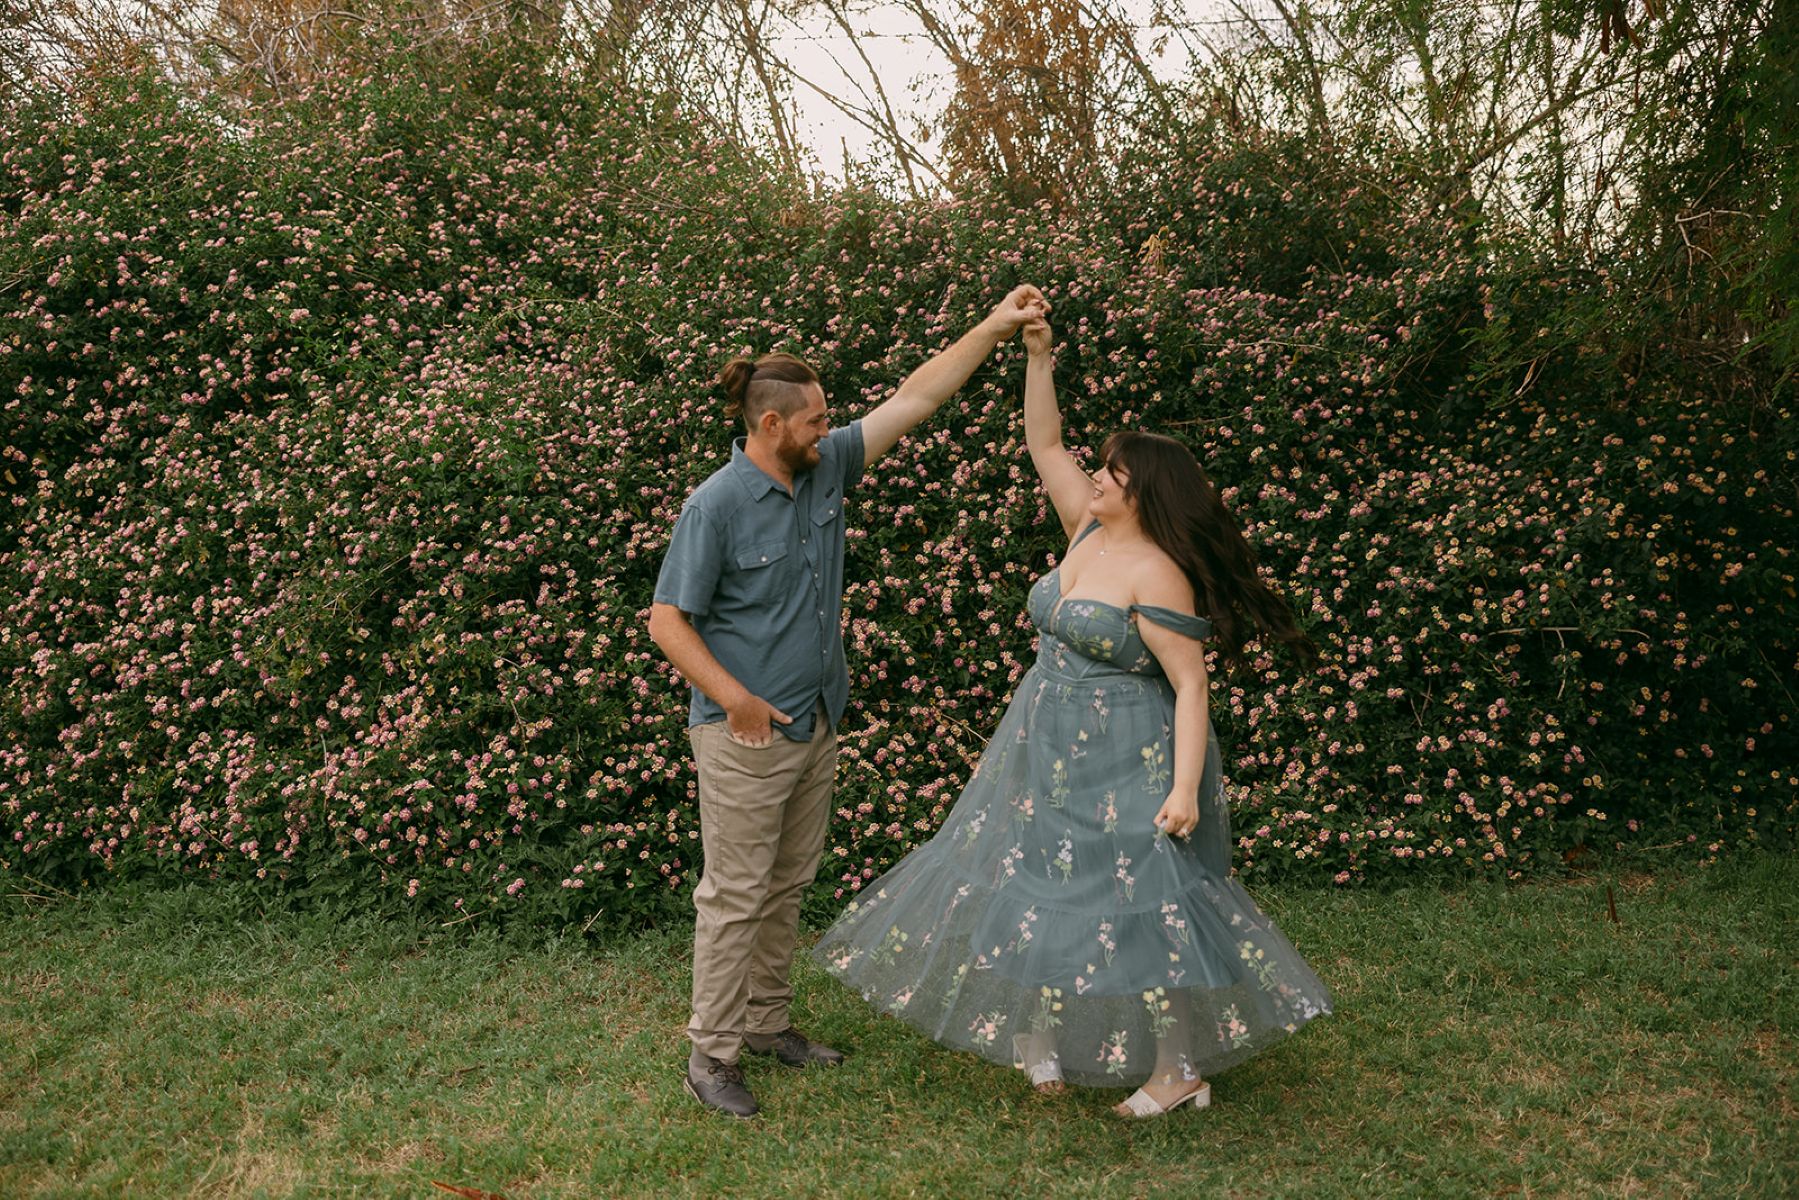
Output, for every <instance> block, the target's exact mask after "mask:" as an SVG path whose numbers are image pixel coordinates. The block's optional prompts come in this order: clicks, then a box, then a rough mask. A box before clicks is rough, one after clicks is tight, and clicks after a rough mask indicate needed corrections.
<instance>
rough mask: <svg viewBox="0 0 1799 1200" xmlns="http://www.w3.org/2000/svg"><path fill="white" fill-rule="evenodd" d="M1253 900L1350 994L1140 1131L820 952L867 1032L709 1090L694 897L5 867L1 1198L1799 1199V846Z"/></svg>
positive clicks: (832, 1009)
mask: <svg viewBox="0 0 1799 1200" xmlns="http://www.w3.org/2000/svg"><path fill="white" fill-rule="evenodd" d="M1608 885H1609V886H1610V887H1611V888H1612V889H1613V893H1614V895H1615V898H1616V904H1617V912H1618V917H1619V921H1618V923H1616V924H1614V923H1613V922H1612V921H1611V920H1610V919H1609V917H1608V915H1607V887H1608ZM9 890H10V889H9ZM1260 898H1261V899H1262V901H1263V902H1264V906H1265V907H1266V908H1267V909H1268V910H1269V912H1270V914H1271V915H1272V916H1274V918H1275V919H1276V921H1277V922H1278V923H1279V924H1280V925H1281V926H1282V928H1283V929H1284V930H1286V932H1287V933H1288V935H1289V936H1291V937H1292V939H1293V941H1294V942H1295V943H1296V944H1297V945H1298V946H1299V948H1300V950H1301V951H1302V952H1304V953H1305V954H1306V955H1307V957H1308V958H1309V959H1310V960H1311V961H1312V963H1313V964H1314V965H1315V966H1316V967H1317V969H1318V972H1319V974H1320V975H1322V976H1323V977H1324V978H1325V980H1326V982H1328V983H1329V984H1330V986H1331V987H1332V989H1333V990H1334V992H1335V995H1336V1004H1337V1012H1336V1015H1335V1016H1333V1017H1331V1018H1329V1019H1326V1020H1322V1021H1319V1022H1316V1023H1314V1024H1313V1025H1312V1026H1310V1027H1309V1028H1308V1029H1306V1030H1305V1031H1303V1032H1302V1033H1301V1034H1300V1035H1299V1036H1298V1037H1296V1038H1293V1039H1290V1040H1289V1041H1287V1042H1286V1043H1284V1044H1282V1045H1280V1046H1278V1047H1276V1048H1274V1049H1273V1050H1271V1051H1270V1052H1268V1053H1267V1054H1265V1055H1263V1056H1262V1057H1260V1058H1257V1059H1255V1060H1252V1061H1251V1062H1249V1063H1248V1064H1246V1065H1244V1066H1241V1067H1238V1068H1237V1069H1236V1070H1233V1071H1231V1072H1229V1073H1228V1074H1226V1075H1223V1076H1220V1077H1219V1078H1218V1080H1217V1081H1216V1082H1215V1084H1214V1107H1213V1108H1211V1109H1208V1110H1205V1111H1203V1112H1198V1113H1195V1112H1192V1111H1190V1110H1182V1111H1181V1112H1180V1113H1179V1114H1178V1115H1177V1116H1176V1117H1175V1118H1172V1119H1169V1120H1165V1121H1154V1122H1145V1123H1141V1124H1136V1125H1126V1124H1124V1123H1122V1122H1120V1121H1119V1120H1117V1119H1116V1118H1114V1117H1112V1116H1111V1115H1110V1113H1109V1112H1108V1111H1107V1105H1108V1104H1109V1103H1111V1102H1113V1101H1115V1100H1116V1099H1117V1098H1118V1096H1119V1093H1112V1092H1097V1091H1084V1092H1082V1091H1077V1092H1075V1093H1072V1094H1071V1095H1069V1096H1065V1097H1061V1098H1055V1099H1048V1098H1042V1097H1039V1096H1037V1095H1035V1094H1034V1093H1033V1092H1031V1090H1030V1089H1029V1087H1028V1086H1027V1084H1026V1082H1025V1080H1024V1078H1023V1077H1022V1076H1021V1075H1019V1074H1018V1073H1017V1072H1012V1071H1006V1070H1001V1069H996V1068H993V1067H989V1066H987V1065H986V1064H984V1063H981V1062H978V1061H976V1060H974V1059H972V1058H969V1057H966V1056H963V1055H959V1054H954V1053H951V1052H948V1051H944V1050H941V1049H939V1048H938V1047H937V1046H935V1045H933V1044H932V1043H930V1042H927V1041H924V1040H923V1039H921V1038H919V1037H918V1036H916V1035H914V1034H913V1033H912V1032H911V1031H910V1030H908V1029H907V1028H905V1027H904V1026H901V1025H899V1024H898V1023H897V1022H894V1021H892V1020H890V1019H886V1018H879V1019H877V1018H876V1017H875V1016H874V1015H873V1014H872V1012H871V1011H870V1010H869V1009H867V1008H865V1007H864V1006H863V1005H862V1004H861V1003H860V1002H859V1001H858V1000H856V999H855V998H854V997H853V996H852V995H850V994H849V993H848V992H846V991H845V990H843V989H842V988H841V987H839V986H838V985H837V984H835V983H834V982H833V981H831V980H830V979H828V978H827V977H825V976H824V975H823V973H822V972H820V971H819V970H817V969H816V968H814V967H812V966H811V965H810V964H809V963H806V964H804V965H803V966H802V969H801V972H800V977H799V989H800V1009H799V1012H798V1014H797V1018H798V1020H799V1022H800V1024H801V1025H802V1027H803V1028H805V1029H807V1030H808V1032H812V1033H814V1034H815V1035H817V1036H820V1037H822V1038H824V1039H825V1040H828V1041H831V1042H833V1043H835V1044H838V1045H840V1046H845V1047H847V1048H850V1049H852V1050H853V1051H854V1057H853V1058H852V1059H851V1060H850V1063H849V1064H848V1065H847V1066H845V1067H844V1068H842V1069H841V1070H837V1071H831V1072H817V1073H803V1072H788V1071H783V1070H782V1069H779V1068H777V1067H775V1066H773V1065H765V1064H766V1063H767V1060H749V1061H752V1063H753V1065H752V1066H751V1068H750V1083H751V1086H752V1087H753V1088H755V1089H756V1091H757V1094H758V1096H759V1097H760V1098H761V1100H762V1102H763V1107H764V1114H763V1116H762V1117H761V1118H759V1119H757V1120H756V1121H752V1122H734V1121H731V1120H729V1119H726V1118H720V1117H715V1116H712V1115H710V1114H708V1113H705V1112H703V1111H701V1110H699V1109H698V1107H697V1106H696V1105H695V1104H694V1103H693V1102H692V1101H691V1100H690V1099H688V1097H687V1096H686V1095H685V1094H684V1093H683V1092H682V1090H681V1086H680V1063H681V1062H682V1061H683V1059H684V1057H685V1053H686V1049H685V1043H684V1042H683V1041H682V1039H681V1036H680V1030H681V1027H682V1025H683V1023H684V1021H685V1018H686V994H687V961H686V954H687V944H686V938H687V931H686V930H685V929H681V928H670V929H666V930H663V931H660V932H658V933H655V934H652V935H650V936H647V937H642V938H636V939H631V940H629V941H627V942H621V943H619V944H616V945H610V946H601V947H597V948H596V947H595V946H593V945H591V944H588V943H584V942H582V941H581V940H579V939H575V938H572V937H571V938H568V939H564V940H556V939H552V940H550V941H548V942H547V943H540V944H536V945H523V944H521V943H520V941H519V940H517V939H512V940H508V939H507V938H505V937H502V936H495V935H491V934H483V933H479V932H476V933H468V932H466V929H457V930H452V931H447V932H446V931H442V930H435V929H431V930H426V929H420V928H417V927H414V926H412V925H409V924H406V923H403V922H393V921H389V922H381V921H377V920H372V919H366V918H339V917H330V916H326V915H321V914H318V913H312V914H294V913H285V912H284V913H275V914H268V915H264V914H263V913H262V912H261V911H260V910H259V908H258V901H257V900H256V898H255V897H254V896H253V895H251V894H250V893H247V892H243V891H239V890H237V889H233V888H213V889H203V888H186V889H181V890H175V891H161V892H150V893H135V894H134V893H127V892H117V893H111V894H102V895H95V896H84V897H81V898H79V899H72V900H59V901H57V902H55V903H52V904H38V903H29V902H26V901H23V900H20V899H17V898H13V899H10V900H7V901H4V902H0V1062H3V1063H4V1064H5V1071H4V1075H3V1077H0V1196H4V1197H8V1198H12V1197H38V1196H107V1197H114V1196H185V1195H201V1196H288V1195H304V1196H332V1197H339V1196H343V1197H347V1196H417V1197H431V1196H436V1197H447V1196H450V1195H452V1194H453V1193H451V1192H447V1191H443V1190H440V1189H438V1188H436V1187H434V1186H433V1183H434V1182H442V1183H446V1184H452V1185H455V1186H457V1187H460V1188H465V1189H476V1190H479V1191H486V1192H496V1193H502V1194H504V1195H505V1196H507V1197H510V1198H512V1200H523V1198H525V1197H550V1196H596V1195H597V1196H606V1195H645V1196H648V1195H656V1196H662V1195H675V1196H680V1195H722V1196H787V1195H801V1196H805V1195H818V1196H824V1195H855V1196H863V1195H876V1196H911V1195H917V1196H954V1197H978V1196H1005V1197H1015V1196H1082V1197H1088V1196H1154V1195H1167V1196H1222V1195H1242V1196H1285V1195H1292V1196H1308V1197H1309V1196H1357V1197H1360V1196H1396V1195H1419V1196H1433V1197H1434V1196H1489V1195H1515V1196H1590V1195H1617V1196H1624V1195H1648V1196H1672V1195H1755V1196H1779V1195H1788V1196H1790V1195H1794V1194H1796V1193H1799V1119H1796V1114H1795V1105H1794V1084H1795V1081H1796V1079H1799V1046H1796V1045H1795V1040H1796V1035H1799V988H1796V985H1799V936H1796V934H1799V865H1796V864H1795V863H1794V862H1793V861H1792V860H1790V859H1783V858H1776V857H1773V856H1768V857H1760V858H1752V859H1745V860H1742V861H1738V862H1734V863H1727V864H1725V865H1724V866H1722V867H1717V868H1713V869H1711V870H1709V871H1704V872H1699V871H1694V870H1690V869H1688V870H1682V871H1670V872H1667V873H1663V874H1648V873H1644V874H1632V873H1628V872H1623V871H1619V872H1616V873H1611V872H1608V873H1604V874H1598V875H1594V876H1591V877H1588V878H1584V879H1580V880H1576V881H1572V882H1563V883H1548V884H1533V885H1529V886H1522V887H1500V886H1476V887H1469V888H1464V889H1460V890H1454V891H1439V890H1436V889H1409V890H1401V891H1389V892H1375V891H1351V892H1335V891H1312V890H1298V889H1295V890H1287V891H1280V892H1269V891H1264V892H1263V893H1262V895H1261V897H1260ZM465 1194H466V1193H465Z"/></svg>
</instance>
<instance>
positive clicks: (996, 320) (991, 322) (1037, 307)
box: [985, 283, 1049, 342]
mask: <svg viewBox="0 0 1799 1200" xmlns="http://www.w3.org/2000/svg"><path fill="white" fill-rule="evenodd" d="M1048 315H1049V301H1048V300H1045V299H1044V298H1043V293H1042V292H1040V291H1038V290H1037V289H1036V288H1035V287H1033V286H1032V285H1031V284H1028V283H1025V284H1020V285H1019V286H1017V287H1015V288H1013V289H1012V290H1011V291H1010V292H1007V293H1006V298H1005V299H1004V300H1001V301H1000V302H999V303H998V304H997V305H995V306H994V309H993V311H992V312H990V313H988V314H987V320H986V322H985V324H986V325H987V327H988V328H989V329H991V330H992V331H993V333H994V336H995V337H997V338H998V339H999V340H1000V341H1002V342H1003V341H1005V340H1006V339H1007V338H1009V337H1011V336H1012V335H1013V334H1015V333H1017V332H1018V331H1019V330H1020V329H1021V328H1023V327H1024V326H1025V325H1027V324H1029V323H1030V322H1032V321H1039V320H1042V319H1043V318H1044V317H1047V316H1048Z"/></svg>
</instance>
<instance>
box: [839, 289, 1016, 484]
mask: <svg viewBox="0 0 1799 1200" xmlns="http://www.w3.org/2000/svg"><path fill="white" fill-rule="evenodd" d="M1048 312H1049V301H1047V300H1045V299H1044V298H1043V293H1042V292H1040V291H1038V290H1037V289H1036V288H1034V287H1032V286H1031V285H1030V284H1028V283H1027V284H1024V285H1022V286H1020V287H1015V288H1013V289H1012V290H1011V292H1009V293H1007V295H1006V298H1005V299H1004V300H1001V301H1000V302H999V304H998V305H997V306H996V307H995V308H994V310H993V311H992V312H990V313H988V314H987V316H986V318H985V319H984V320H983V321H982V322H981V323H980V324H979V325H976V326H975V327H974V328H973V329H971V330H969V331H968V332H967V333H965V334H963V335H962V336H961V337H960V338H958V339H956V343H955V345H953V346H951V347H950V348H949V349H947V350H945V351H944V352H943V353H941V354H939V355H937V356H936V357H935V358H932V359H931V360H930V361H929V362H927V363H925V364H924V365H923V366H921V367H919V368H918V369H917V370H916V371H914V372H912V373H911V374H910V375H908V376H906V379H905V382H904V383H901V384H900V385H899V390H898V391H896V392H894V393H893V395H892V396H890V397H888V398H887V399H886V400H885V401H884V402H882V403H881V404H880V405H879V406H878V407H876V408H875V410H874V411H873V412H871V413H869V414H868V415H867V416H865V417H863V418H862V463H863V465H864V466H873V465H874V463H875V460H876V459H878V458H880V457H881V455H883V454H885V453H887V451H889V450H891V449H893V447H894V444H895V443H897V442H898V441H899V440H900V439H901V438H902V437H904V436H906V434H907V433H909V432H911V430H912V428H913V427H914V426H916V425H917V424H918V423H919V422H921V421H923V420H925V419H926V418H927V417H929V416H930V415H931V414H932V413H935V412H936V411H937V410H938V409H939V408H941V407H942V406H943V402H944V401H945V400H948V399H949V398H950V397H951V396H953V395H955V394H956V389H957V388H960V387H961V386H962V385H963V384H964V383H967V382H968V377H969V376H970V375H973V374H974V372H975V368H976V367H979V366H980V365H981V364H982V363H983V362H985V361H986V360H987V356H988V355H989V354H992V353H993V348H994V347H995V346H997V345H999V344H1000V343H1001V342H1003V341H1005V340H1006V339H1007V338H1009V337H1011V336H1012V335H1013V334H1015V333H1017V332H1018V330H1019V329H1020V328H1021V327H1022V326H1024V324H1025V323H1026V322H1028V321H1034V320H1036V319H1037V318H1039V317H1041V316H1043V315H1045V314H1047V313H1048Z"/></svg>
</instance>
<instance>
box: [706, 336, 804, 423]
mask: <svg viewBox="0 0 1799 1200" xmlns="http://www.w3.org/2000/svg"><path fill="white" fill-rule="evenodd" d="M718 382H719V386H720V387H722V388H724V389H725V415H726V416H728V417H736V416H741V417H742V418H743V423H744V424H745V425H747V426H748V427H749V428H751V429H754V428H755V427H756V422H757V421H760V420H761V419H762V414H763V413H765V412H773V413H774V414H775V415H777V416H780V417H789V416H792V415H793V414H794V413H796V412H798V411H799V410H800V409H802V408H804V407H805V406H806V401H807V400H808V399H810V398H811V391H812V388H813V387H814V386H816V385H817V383H818V372H817V371H814V370H813V369H812V368H811V367H810V366H808V365H807V364H806V363H805V362H804V361H802V360H801V359H798V358H795V357H794V356H793V355H791V354H782V353H778V352H777V353H775V354H764V355H763V356H762V357H761V358H757V359H751V358H747V357H743V356H739V357H737V358H733V359H732V360H731V361H730V362H728V363H726V364H725V365H724V369H723V370H721V371H719V373H718Z"/></svg>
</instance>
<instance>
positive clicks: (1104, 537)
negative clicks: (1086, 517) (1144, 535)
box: [1099, 525, 1138, 558]
mask: <svg viewBox="0 0 1799 1200" xmlns="http://www.w3.org/2000/svg"><path fill="white" fill-rule="evenodd" d="M1099 538H1100V545H1099V556H1100V557H1101V558H1104V557H1105V556H1106V555H1107V554H1109V553H1110V552H1111V550H1112V531H1111V530H1109V529H1107V528H1106V527H1105V526H1103V525H1102V526H1100V529H1099ZM1126 544H1127V545H1137V544H1138V543H1137V542H1129V543H1126Z"/></svg>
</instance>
